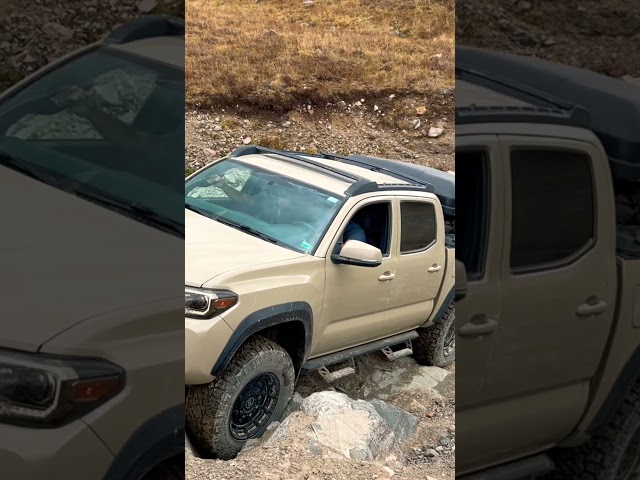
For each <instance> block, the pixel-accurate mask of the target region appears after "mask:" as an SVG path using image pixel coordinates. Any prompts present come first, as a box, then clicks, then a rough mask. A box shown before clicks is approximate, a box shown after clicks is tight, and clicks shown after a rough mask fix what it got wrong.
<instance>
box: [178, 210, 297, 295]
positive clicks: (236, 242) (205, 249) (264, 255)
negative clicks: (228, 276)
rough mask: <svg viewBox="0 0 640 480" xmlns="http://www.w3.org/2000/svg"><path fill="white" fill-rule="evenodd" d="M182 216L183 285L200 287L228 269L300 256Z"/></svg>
mask: <svg viewBox="0 0 640 480" xmlns="http://www.w3.org/2000/svg"><path fill="white" fill-rule="evenodd" d="M184 216H185V231H186V235H185V237H186V239H185V285H189V286H192V287H200V286H202V285H204V284H205V283H208V282H209V281H212V280H214V279H215V278H216V277H218V276H219V275H221V274H223V273H225V272H229V271H231V270H236V269H242V268H247V267H258V266H260V265H264V264H267V263H273V262H279V261H285V260H293V259H295V258H299V257H303V256H304V254H302V253H298V252H294V251H293V250H289V249H286V248H284V247H280V246H278V245H273V244H272V243H269V242H266V241H264V240H261V239H260V238H257V237H254V236H252V235H249V234H247V233H244V232H241V231H239V230H236V229H235V228H233V227H229V226H227V225H223V224H222V223H219V222H216V221H215V220H212V219H210V218H207V217H205V216H203V215H200V214H197V213H195V212H192V211H191V210H185V213H184Z"/></svg>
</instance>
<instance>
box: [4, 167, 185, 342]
mask: <svg viewBox="0 0 640 480" xmlns="http://www.w3.org/2000/svg"><path fill="white" fill-rule="evenodd" d="M0 218H2V220H3V226H2V227H0V232H1V233H0V265H1V266H2V267H1V268H0V318H2V320H3V321H2V322H1V326H0V347H5V348H13V349H19V350H26V351H36V350H38V349H39V348H40V346H41V345H42V344H43V343H45V342H46V341H48V340H50V339H51V338H53V337H55V336H56V335H58V334H60V333H61V332H62V331H64V330H67V329H69V328H71V327H73V326H74V325H76V324H77V323H79V322H82V321H83V320H86V319H88V318H91V317H96V316H99V315H101V314H104V313H107V312H114V311H117V310H120V309H123V308H128V307H134V306H139V305H144V304H148V303H150V302H154V301H159V300H166V299H169V298H173V297H176V298H178V301H180V300H179V296H180V295H181V292H180V290H181V286H180V278H179V276H177V277H178V278H173V279H172V278H169V277H170V276H168V275H167V274H166V273H167V272H168V271H172V270H173V271H178V272H179V271H181V269H182V256H181V255H180V254H181V252H182V245H183V243H182V239H180V238H178V237H174V236H172V235H169V234H167V233H164V232H161V231H159V230H156V229H154V228H151V227H148V226H145V225H142V224H141V223H138V222H136V221H134V220H132V219H129V218H127V217H124V216H122V215H120V214H117V213H115V212H112V211H110V210H107V209H105V208H103V207H101V206H98V205H94V204H92V203H89V202H87V201H84V200H82V199H79V198H77V197H75V196H73V195H70V194H68V193H65V192H62V191H60V190H57V189H54V188H52V187H50V186H48V185H45V184H42V183H40V182H37V181H35V180H32V179H30V178H29V177H26V176H24V175H21V174H19V173H17V172H14V171H12V170H9V169H7V168H5V167H1V166H0ZM172 252H176V253H175V255H172V254H171V253H172ZM168 257H171V258H168Z"/></svg>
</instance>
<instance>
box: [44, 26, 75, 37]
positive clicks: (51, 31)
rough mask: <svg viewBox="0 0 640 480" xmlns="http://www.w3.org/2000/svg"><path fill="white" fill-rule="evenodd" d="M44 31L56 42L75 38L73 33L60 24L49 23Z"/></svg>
mask: <svg viewBox="0 0 640 480" xmlns="http://www.w3.org/2000/svg"><path fill="white" fill-rule="evenodd" d="M42 31H43V32H44V33H46V34H47V35H48V36H50V37H51V38H53V39H54V40H69V39H71V38H72V37H73V31H72V30H71V29H69V28H67V27H65V26H63V25H60V24H59V23H55V22H48V23H45V24H44V25H43V26H42Z"/></svg>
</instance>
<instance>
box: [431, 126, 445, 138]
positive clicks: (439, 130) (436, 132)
mask: <svg viewBox="0 0 640 480" xmlns="http://www.w3.org/2000/svg"><path fill="white" fill-rule="evenodd" d="M443 133H444V128H437V127H431V128H429V131H428V132H427V135H428V136H429V137H431V138H436V137H439V136H440V135H442V134H443Z"/></svg>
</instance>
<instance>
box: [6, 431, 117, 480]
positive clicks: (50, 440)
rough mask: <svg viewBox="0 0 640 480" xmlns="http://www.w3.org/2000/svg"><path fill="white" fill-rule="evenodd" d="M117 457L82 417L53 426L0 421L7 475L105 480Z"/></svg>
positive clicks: (24, 479)
mask: <svg viewBox="0 0 640 480" xmlns="http://www.w3.org/2000/svg"><path fill="white" fill-rule="evenodd" d="M113 458H114V457H113V455H112V454H111V452H110V451H109V450H108V449H107V447H106V446H105V445H104V443H102V442H101V441H100V439H99V438H98V437H97V436H96V435H95V434H94V433H93V431H92V430H91V429H90V428H89V427H88V426H87V424H86V423H84V422H83V421H81V420H78V421H75V422H73V423H70V424H69V425H65V426H63V427H60V428H52V429H41V428H26V427H19V426H13V425H5V424H0V465H2V477H3V478H15V479H20V480H40V479H42V478H55V479H58V478H59V479H65V480H76V479H77V480H86V479H89V478H91V479H94V478H95V479H101V478H104V476H105V475H106V473H107V471H108V469H109V467H110V465H111V463H112V462H113Z"/></svg>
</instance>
